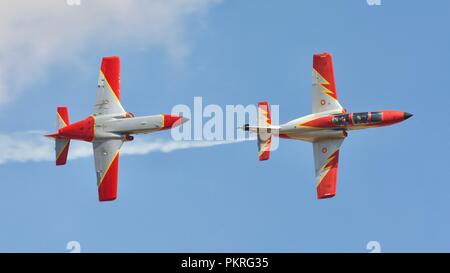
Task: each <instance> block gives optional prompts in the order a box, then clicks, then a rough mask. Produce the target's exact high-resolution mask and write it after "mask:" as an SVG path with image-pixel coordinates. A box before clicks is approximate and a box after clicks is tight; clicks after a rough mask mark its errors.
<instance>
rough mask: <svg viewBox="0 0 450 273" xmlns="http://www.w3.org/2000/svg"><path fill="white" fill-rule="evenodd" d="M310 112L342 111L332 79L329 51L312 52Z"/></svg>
mask: <svg viewBox="0 0 450 273" xmlns="http://www.w3.org/2000/svg"><path fill="white" fill-rule="evenodd" d="M312 93H313V94H312V112H313V113H320V112H325V111H336V112H342V110H343V108H342V106H341V104H340V103H339V101H338V96H337V92H336V83H335V81H334V71H333V60H332V57H331V54H330V53H322V54H314V56H313V71H312Z"/></svg>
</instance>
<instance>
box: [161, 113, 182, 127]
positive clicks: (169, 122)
mask: <svg viewBox="0 0 450 273" xmlns="http://www.w3.org/2000/svg"><path fill="white" fill-rule="evenodd" d="M188 120H189V119H188V118H185V117H182V116H178V115H168V114H164V115H163V126H162V128H163V129H169V128H174V127H177V126H179V125H181V124H183V123H185V122H187V121H188Z"/></svg>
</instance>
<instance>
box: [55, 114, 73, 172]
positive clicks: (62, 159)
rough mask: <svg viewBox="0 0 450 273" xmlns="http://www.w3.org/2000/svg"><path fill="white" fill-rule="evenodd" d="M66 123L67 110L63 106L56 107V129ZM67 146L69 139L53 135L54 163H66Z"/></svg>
mask: <svg viewBox="0 0 450 273" xmlns="http://www.w3.org/2000/svg"><path fill="white" fill-rule="evenodd" d="M67 125H69V111H68V110H67V107H65V106H61V107H58V108H57V109H56V130H59V129H61V128H63V127H66V126H67ZM56 136H57V134H56ZM69 146H70V139H67V138H58V137H55V152H56V165H58V166H59V165H64V164H66V162H67V154H68V153H69Z"/></svg>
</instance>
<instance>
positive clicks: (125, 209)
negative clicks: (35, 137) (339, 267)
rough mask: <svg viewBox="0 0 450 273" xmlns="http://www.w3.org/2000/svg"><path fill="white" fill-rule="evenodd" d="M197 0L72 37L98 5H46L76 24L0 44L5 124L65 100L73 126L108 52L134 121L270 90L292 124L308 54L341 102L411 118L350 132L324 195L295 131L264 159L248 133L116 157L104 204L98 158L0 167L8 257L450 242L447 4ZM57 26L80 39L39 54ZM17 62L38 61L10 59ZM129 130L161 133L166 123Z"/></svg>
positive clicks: (352, 248) (306, 80)
mask: <svg viewBox="0 0 450 273" xmlns="http://www.w3.org/2000/svg"><path fill="white" fill-rule="evenodd" d="M52 1H53V2H52ZM54 1H55V0H47V1H43V3H46V4H49V3H53V4H54ZM19 2H20V1H19ZM60 2H64V1H60ZM94 2H95V1H94ZM98 2H101V1H100V0H99V1H98ZM111 2H114V3H115V4H111V5H120V4H117V3H119V2H121V1H111ZM116 2H117V3H116ZM130 2H136V1H130ZM173 2H174V3H178V2H180V1H173ZM181 2H183V1H181ZM193 2H196V4H195V5H194V6H189V4H187V5H183V4H181V5H178V4H174V5H173V6H170V7H169V8H168V10H169V11H170V10H174V12H173V14H174V15H173V17H171V19H173V20H172V21H170V20H169V21H170V22H175V23H173V24H172V23H170V24H165V23H160V25H158V24H159V23H158V22H161V21H164V18H159V17H158V18H156V19H154V21H152V20H153V19H152V18H153V17H148V18H149V19H148V21H147V19H146V20H142V21H137V22H140V23H141V24H140V28H136V27H133V25H126V23H124V22H119V23H123V24H124V25H125V26H124V29H125V30H120V29H119V30H117V31H116V30H111V29H108V28H107V31H105V29H104V28H103V26H97V27H98V28H97V29H98V30H99V33H101V35H99V33H96V32H94V33H89V31H90V30H89V31H88V30H86V32H81V31H79V29H84V24H87V23H88V22H86V21H84V20H85V19H86V18H87V19H86V20H89V16H88V15H86V13H88V11H89V10H90V9H93V10H90V12H94V11H95V12H97V10H95V9H96V8H97V6H95V5H93V4H92V5H90V4H88V3H83V2H82V5H81V6H79V7H59V6H55V5H52V9H54V10H58V9H59V8H61V9H62V10H63V11H64V13H63V14H65V15H64V16H65V17H66V18H67V17H68V18H72V19H73V20H74V21H70V22H71V23H73V22H76V23H77V24H78V25H76V26H78V28H68V29H60V30H57V29H55V31H54V32H49V33H47V34H46V35H44V33H45V28H43V29H41V31H43V32H44V33H43V34H42V35H44V37H45V39H46V40H44V43H42V44H41V43H39V41H40V40H37V39H36V40H34V39H31V40H30V41H25V42H23V41H22V42H21V43H22V45H25V46H24V47H25V48H27V46H28V45H29V44H31V43H32V44H33V47H31V46H30V48H33V49H34V51H31V50H28V51H24V52H21V50H22V49H21V48H23V47H17V48H8V46H7V45H6V44H7V43H6V44H0V72H2V71H3V74H0V75H1V76H3V77H0V80H1V81H0V83H1V84H3V87H5V86H6V87H7V88H4V89H3V90H2V92H3V94H5V93H6V94H10V95H11V98H8V100H7V101H6V100H5V102H3V103H2V104H1V105H0V123H1V124H2V129H1V130H0V135H3V136H11V135H14V134H22V132H26V131H30V130H44V131H51V130H53V127H54V119H55V117H54V116H55V108H56V106H58V105H61V104H62V105H67V106H68V107H69V112H70V116H71V120H72V121H73V120H78V119H81V118H84V117H86V116H88V115H90V113H91V111H92V106H93V103H94V98H95V88H96V81H97V76H98V67H99V62H100V59H101V57H102V56H105V55H120V56H121V58H122V75H121V83H122V88H121V89H122V103H123V105H124V107H125V108H126V109H127V110H129V111H132V112H134V113H135V114H137V115H147V114H159V113H168V112H170V110H171V109H172V107H173V106H174V105H176V104H180V103H181V104H187V105H192V103H193V97H194V96H202V97H203V103H204V104H218V105H221V106H225V105H227V104H244V105H247V104H254V103H256V102H257V101H259V100H268V101H269V102H270V103H271V104H278V105H280V121H281V122H286V121H289V120H291V119H294V118H296V117H300V116H303V115H306V114H309V112H310V109H311V66H312V54H314V53H317V52H323V51H327V52H331V53H332V54H333V56H334V66H335V67H334V68H335V76H336V83H337V88H338V94H339V98H340V102H341V104H342V105H343V106H345V107H346V108H347V109H348V110H349V111H371V110H378V109H396V110H401V111H407V112H411V113H413V114H414V117H413V118H411V119H409V120H408V121H406V122H404V123H401V124H398V125H395V126H392V127H385V128H379V129H371V130H365V131H359V132H352V133H351V134H350V135H349V137H348V138H347V139H346V141H345V142H344V144H343V146H342V149H341V153H340V168H339V180H338V192H337V195H336V197H335V198H332V199H327V200H322V201H318V200H317V199H316V192H315V180H314V166H313V165H314V163H313V157H312V147H311V145H310V144H309V143H305V142H300V141H289V140H282V141H281V143H280V146H279V149H278V150H277V151H275V152H273V153H272V155H271V159H270V160H269V161H267V162H259V161H258V159H257V148H256V144H255V143H253V142H244V143H236V144H232V145H231V144H230V145H220V146H214V147H207V148H197V149H185V150H177V151H173V152H171V153H162V152H153V153H149V154H146V155H136V156H124V157H121V159H120V172H119V177H120V181H119V199H118V200H117V201H115V202H111V203H99V202H98V201H97V189H96V179H95V172H94V161H93V159H92V158H89V157H86V158H82V159H76V160H72V161H70V162H69V163H68V165H67V166H65V167H62V168H61V167H58V168H56V167H55V166H54V163H53V162H51V161H46V160H43V161H38V162H30V161H27V162H23V163H21V162H5V163H3V164H0V173H1V183H0V185H1V189H0V214H1V216H2V220H1V227H0V231H1V232H0V251H2V252H10V251H14V252H22V251H32V252H47V251H50V252H65V251H67V250H66V244H67V242H68V241H72V240H76V241H78V242H80V244H81V247H82V251H83V252H97V251H106V252H115V251H124V252H135V251H138V252H179V251H183V252H184V251H186V252H191V251H193V252H210V251H214V252H248V251H251V252H311V251H313V252H328V251H331V252H342V251H343V252H367V251H368V250H367V249H366V244H367V243H368V242H369V241H372V240H375V241H378V242H380V244H381V248H382V251H383V252H398V251H406V252H415V251H425V252H429V251H439V252H441V251H442V252H448V251H450V236H449V235H448V230H449V229H450V220H449V219H450V218H449V215H450V214H449V213H450V199H449V198H448V192H449V191H450V180H449V179H448V174H447V173H446V170H447V168H448V164H449V159H448V152H449V151H450V150H449V148H450V147H449V143H448V141H446V139H447V136H448V135H449V133H450V132H449V129H448V128H449V126H447V125H446V120H445V117H446V115H447V109H446V102H447V101H448V100H450V92H449V91H450V90H449V88H448V86H447V85H446V84H445V80H446V79H448V77H449V74H450V69H449V66H448V64H449V62H450V52H449V50H448V49H449V48H450V36H449V35H448V25H449V24H450V19H449V18H450V16H449V15H450V3H449V2H448V1H444V0H442V1H432V3H431V2H426V1H406V0H405V1H398V0H397V1H393V0H382V5H381V6H369V5H367V4H366V1H364V0H353V1H331V0H329V1H325V0H324V1H296V0H285V1H275V0H268V1H256V0H249V1H237V0H229V1H227V0H224V1H220V2H217V1H207V0H204V1H203V0H198V1H197V0H196V1H193ZM134 4H135V3H134ZM2 5H3V4H2ZM22 5H23V3H22ZM141 5H142V2H141ZM13 8H16V9H17V10H18V11H21V7H20V6H19V4H17V5H16V6H15V7H13ZM145 8H146V6H145V5H144V6H140V9H141V10H145ZM189 8H191V9H192V10H194V11H189V12H186V14H184V13H183V12H184V11H185V10H188V9H189ZM26 12H31V13H33V12H48V11H44V10H43V9H37V10H36V11H29V10H28V11H26ZM66 13H67V14H66ZM13 14H14V13H13ZM21 14H22V16H23V14H25V13H20V12H19V13H16V15H11V16H15V17H13V18H10V20H9V21H8V20H6V21H5V20H4V19H2V20H3V21H1V20H0V30H3V31H5V30H6V31H9V34H10V36H9V37H8V39H10V41H11V42H13V41H16V40H19V41H20V37H19V35H20V34H23V33H28V31H29V30H31V29H32V28H31V27H30V29H27V30H26V31H25V30H24V31H23V32H20V30H17V29H14V28H15V27H20V24H18V25H17V24H12V22H21V21H22V20H24V21H26V20H25V19H23V18H25V16H24V17H23V18H21V17H20V16H21ZM143 14H144V15H145V11H142V13H140V15H141V16H142V15H143ZM180 14H181V15H180ZM82 16H86V17H82ZM50 18H51V17H50ZM144 18H145V17H144ZM52 20H54V21H53V22H58V20H63V19H61V18H60V17H54V18H53V19H52ZM130 20H131V19H130ZM136 20H137V19H136ZM125 21H126V20H125ZM28 23H29V22H28ZM65 23H67V22H61V24H62V25H64V24H65ZM146 23H148V24H149V25H148V26H146V25H145V24H146ZM142 24H144V25H142ZM151 24H156V26H157V27H159V26H161V29H162V31H164V33H163V32H162V31H161V32H158V31H159V30H152V25H151ZM44 26H45V25H44ZM94 27H95V26H94ZM128 27H129V29H128ZM102 30H103V31H102ZM58 31H62V32H61V35H62V36H64V35H66V37H75V38H76V39H75V38H74V40H73V41H71V44H70V45H67V44H64V43H62V42H61V43H54V44H53V45H54V47H49V48H50V49H51V50H50V53H53V52H54V55H53V54H48V55H46V54H43V55H39V54H40V52H42V51H41V47H46V46H47V45H52V44H51V43H52V42H54V41H55V40H54V39H56V38H55V37H56V36H57V33H58ZM72 31H73V32H74V33H72ZM121 31H122V32H121ZM133 31H136V32H137V33H132V32H133ZM147 31H148V32H149V33H147ZM128 32H130V33H132V34H130V33H128ZM7 33H8V32H7ZM80 33H81V34H80ZM86 33H88V34H86ZM124 33H125V34H124ZM172 34H173V35H172ZM54 35H56V36H54ZM134 35H136V36H134ZM115 36H116V37H115ZM25 37H26V36H25ZM99 37H101V39H100V38H99ZM22 38H23V37H22ZM32 38H33V37H32ZM8 39H7V41H9V40H8ZM127 39H129V40H127ZM81 40H83V42H80V41H81ZM45 41H48V43H46V42H45ZM97 41H98V42H97ZM78 42H79V44H78ZM18 43H19V44H20V42H18ZM6 50H8V51H6ZM30 52H35V53H33V54H31V53H30ZM36 52H38V53H36ZM27 54H30V55H27ZM11 56H14V58H12V57H11ZM27 62H28V64H29V66H31V68H30V67H29V66H28V65H27V66H24V65H18V64H20V63H25V64H27ZM33 65H34V67H33ZM5 71H6V72H9V73H6V72H5ZM23 71H26V72H27V73H26V75H25V76H23V75H21V72H23ZM5 75H7V76H8V77H6V76H5ZM22 82H24V83H23V84H22ZM1 84H0V87H2V85H1ZM2 92H0V94H2ZM0 98H2V96H0ZM22 138H23V136H22ZM137 138H138V139H144V140H146V141H154V140H160V139H167V140H169V139H170V133H169V132H162V133H159V134H153V135H145V136H138V137H137ZM125 145H127V144H125Z"/></svg>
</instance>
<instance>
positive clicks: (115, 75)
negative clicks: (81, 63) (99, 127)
mask: <svg viewBox="0 0 450 273" xmlns="http://www.w3.org/2000/svg"><path fill="white" fill-rule="evenodd" d="M124 113H125V110H124V109H123V107H122V105H121V104H120V58H119V57H105V58H103V59H102V64H101V66H100V73H99V76H98V85H97V94H96V98H95V106H94V115H95V116H97V115H108V114H124Z"/></svg>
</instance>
